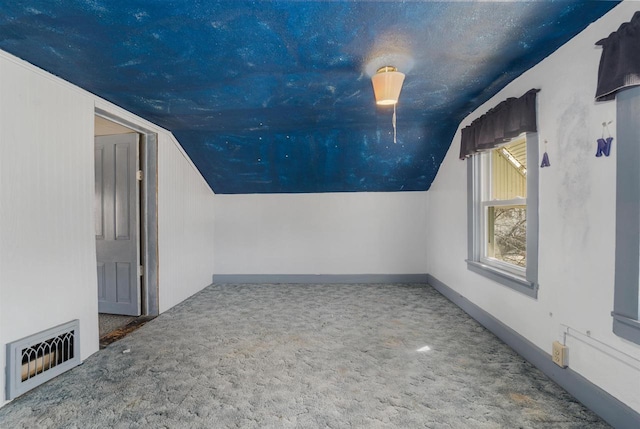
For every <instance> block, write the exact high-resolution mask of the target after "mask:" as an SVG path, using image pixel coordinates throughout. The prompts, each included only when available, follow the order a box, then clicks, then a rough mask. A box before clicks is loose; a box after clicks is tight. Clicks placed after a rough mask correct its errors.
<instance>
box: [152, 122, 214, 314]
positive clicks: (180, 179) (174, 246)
mask: <svg viewBox="0 0 640 429" xmlns="http://www.w3.org/2000/svg"><path fill="white" fill-rule="evenodd" d="M158 137H159V138H158V247H159V272H158V280H159V283H160V284H159V290H160V303H159V304H160V312H164V311H166V310H167V309H169V308H171V307H173V306H174V305H176V304H178V303H179V302H180V301H182V300H184V299H186V298H188V297H190V296H191V295H193V294H194V293H196V292H198V291H199V290H201V289H202V288H204V287H205V286H207V285H209V284H211V281H212V276H213V261H214V259H213V256H214V254H213V249H214V234H213V231H214V213H213V201H214V196H213V192H211V189H209V187H208V186H207V184H206V183H205V181H204V180H203V179H202V176H200V174H198V171H197V170H196V169H195V168H194V167H193V165H192V164H191V162H190V160H189V159H188V158H187V157H186V156H185V155H184V152H183V151H182V150H181V149H180V147H179V146H178V145H177V144H176V141H175V139H172V138H170V137H169V136H168V135H166V134H161V135H159V136H158Z"/></svg>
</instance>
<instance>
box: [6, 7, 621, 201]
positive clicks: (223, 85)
mask: <svg viewBox="0 0 640 429" xmlns="http://www.w3.org/2000/svg"><path fill="white" fill-rule="evenodd" d="M616 4H617V2H612V1H571V2H567V1H534V2H521V1H518V2H516V1H514V2H495V3H494V2H461V1H455V2H432V1H399V0H398V1H393V0H387V1H264V0H263V1H257V0H256V1H212V0H172V1H166V0H164V1H161V0H155V1H152V0H147V1H144V0H85V1H81V0H31V1H20V0H12V1H3V2H1V3H0V49H3V50H5V51H7V52H9V53H11V54H14V55H16V56H18V57H20V58H23V59H25V60H26V61H29V62H30V63H32V64H35V65H37V66H39V67H41V68H43V69H45V70H47V71H49V72H51V73H53V74H56V75H58V76H60V77H62V78H63V79H66V80H67V81H70V82H72V83H74V84H76V85H78V86H80V87H82V88H84V89H86V90H88V91H90V92H92V93H95V94H97V95H99V96H101V97H103V98H105V99H107V100H109V101H111V102H113V103H115V104H117V105H119V106H122V107H123V108H125V109H127V110H129V111H131V112H134V113H136V114H138V115H139V116H141V117H143V118H146V119H148V120H150V121H152V122H154V123H156V124H158V125H160V126H162V127H164V128H167V129H169V130H171V131H172V132H173V133H174V135H175V136H176V137H177V139H178V140H179V141H180V143H181V144H182V146H183V147H184V149H185V150H186V151H187V153H188V154H189V156H190V157H191V158H192V160H193V161H194V163H195V165H196V166H197V167H198V168H199V169H200V171H201V172H202V174H203V176H204V177H205V179H206V180H207V181H208V183H209V184H210V186H211V188H212V189H213V190H214V191H215V192H216V193H276V192H332V191H403V190H404V191H410V190H411V191H412V190H427V189H429V186H430V185H431V182H432V181H433V179H434V177H435V175H436V173H437V171H438V167H439V165H440V163H441V161H442V159H443V157H444V155H445V153H446V151H447V149H448V147H449V145H450V144H451V139H452V137H453V134H454V133H455V130H456V128H457V126H458V124H459V122H460V121H461V120H462V119H463V118H464V117H465V116H466V115H467V114H468V113H469V112H471V111H473V110H474V109H475V108H476V107H478V106H479V105H480V104H481V103H482V102H484V101H486V100H487V99H488V98H489V97H491V96H492V95H494V94H495V93H496V92H497V91H498V90H500V89H501V88H503V87H504V86H505V85H506V84H507V83H509V82H510V81H511V80H513V79H514V78H516V77H517V76H519V75H520V74H521V73H522V72H523V71H525V70H527V69H528V68H530V67H532V66H533V65H535V64H536V63H538V62H539V61H540V60H541V59H543V58H544V57H546V56H547V55H549V54H550V53H551V52H553V51H554V50H555V49H557V48H558V47H559V46H561V45H562V44H563V43H565V42H566V41H568V40H569V39H570V38H571V37H573V36H574V35H575V34H577V33H578V32H579V31H581V30H582V29H583V28H585V27H586V26H587V25H588V24H589V23H591V22H592V21H594V20H595V19H597V18H598V17H600V16H601V15H603V14H604V13H606V12H607V11H608V10H610V9H611V8H612V7H613V6H615V5H616ZM594 42H595V41H594ZM391 61H394V62H396V63H397V64H391V65H396V66H398V67H399V68H400V71H403V72H405V73H406V75H407V76H406V80H405V84H404V87H403V90H402V94H401V96H400V102H399V103H398V106H397V125H398V132H397V144H394V143H393V135H392V133H393V130H392V126H391V116H392V112H393V109H392V108H381V107H376V105H375V102H374V99H373V91H372V87H371V82H370V78H369V76H368V74H367V71H368V70H369V69H370V68H371V67H375V66H376V65H387V64H385V63H386V62H391Z"/></svg>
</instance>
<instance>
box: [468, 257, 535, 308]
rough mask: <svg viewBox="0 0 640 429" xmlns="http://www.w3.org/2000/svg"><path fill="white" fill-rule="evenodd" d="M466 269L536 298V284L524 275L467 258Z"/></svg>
mask: <svg viewBox="0 0 640 429" xmlns="http://www.w3.org/2000/svg"><path fill="white" fill-rule="evenodd" d="M467 269H469V271H473V272H474V273H477V274H480V275H481V276H484V277H487V278H489V279H491V280H494V281H496V282H498V283H500V284H502V285H504V286H507V287H508V288H511V289H513V290H515V291H518V292H520V293H523V294H525V295H527V296H530V297H532V298H534V299H537V298H538V285H537V284H536V283H534V282H530V281H529V280H527V279H525V278H524V277H521V276H518V275H516V274H512V273H510V272H508V271H504V270H500V269H498V268H495V267H492V266H490V265H486V264H483V263H481V262H477V261H471V260H468V259H467Z"/></svg>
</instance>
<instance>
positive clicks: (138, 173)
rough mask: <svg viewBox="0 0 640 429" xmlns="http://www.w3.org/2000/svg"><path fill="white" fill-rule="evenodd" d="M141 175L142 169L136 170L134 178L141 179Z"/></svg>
mask: <svg viewBox="0 0 640 429" xmlns="http://www.w3.org/2000/svg"><path fill="white" fill-rule="evenodd" d="M142 177H143V174H142V170H138V172H137V173H136V178H137V179H138V180H140V181H141V180H142Z"/></svg>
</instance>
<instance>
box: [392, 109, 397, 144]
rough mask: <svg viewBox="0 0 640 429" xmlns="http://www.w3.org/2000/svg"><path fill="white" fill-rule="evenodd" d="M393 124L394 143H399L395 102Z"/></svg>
mask: <svg viewBox="0 0 640 429" xmlns="http://www.w3.org/2000/svg"><path fill="white" fill-rule="evenodd" d="M391 124H392V125H393V143H398V139H397V132H396V103H394V104H393V116H392V117H391Z"/></svg>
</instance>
